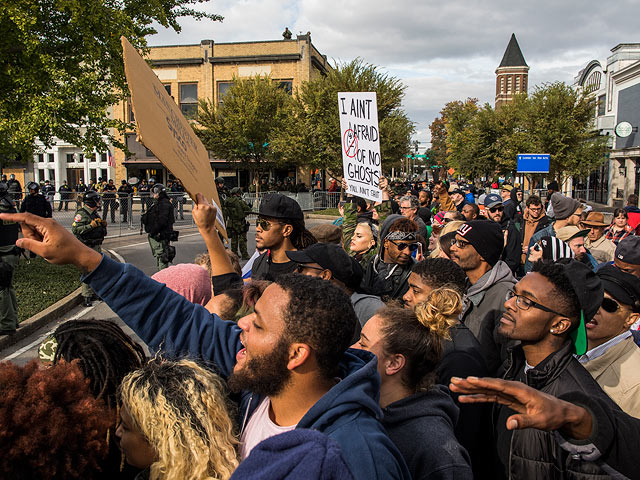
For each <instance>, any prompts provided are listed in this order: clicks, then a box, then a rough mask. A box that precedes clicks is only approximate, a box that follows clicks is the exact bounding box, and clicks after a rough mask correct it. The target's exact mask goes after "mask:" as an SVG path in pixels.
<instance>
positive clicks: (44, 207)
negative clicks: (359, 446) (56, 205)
mask: <svg viewBox="0 0 640 480" xmlns="http://www.w3.org/2000/svg"><path fill="white" fill-rule="evenodd" d="M27 188H28V189H29V195H27V196H26V198H25V199H24V201H23V202H22V205H20V212H21V213H24V212H28V213H33V214H34V215H37V216H39V217H45V218H51V216H52V215H53V211H52V209H51V204H50V203H49V202H48V201H47V199H46V198H44V195H42V194H41V193H40V185H38V184H37V183H36V182H31V183H29V185H27Z"/></svg>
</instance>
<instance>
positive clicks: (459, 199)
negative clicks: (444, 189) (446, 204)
mask: <svg viewBox="0 0 640 480" xmlns="http://www.w3.org/2000/svg"><path fill="white" fill-rule="evenodd" d="M449 197H451V200H452V201H453V204H454V206H455V209H456V211H458V212H462V209H463V208H464V206H465V205H466V204H467V201H466V199H465V198H464V191H462V190H461V189H459V188H454V189H453V190H451V191H449Z"/></svg>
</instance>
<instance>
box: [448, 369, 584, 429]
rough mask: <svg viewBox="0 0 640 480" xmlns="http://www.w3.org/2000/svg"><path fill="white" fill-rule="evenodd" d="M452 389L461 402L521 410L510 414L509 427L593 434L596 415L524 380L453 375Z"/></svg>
mask: <svg viewBox="0 0 640 480" xmlns="http://www.w3.org/2000/svg"><path fill="white" fill-rule="evenodd" d="M450 388H451V391H453V392H456V393H460V394H461V395H460V397H459V400H460V402H462V403H479V402H497V403H500V404H502V405H506V406H507V407H509V408H511V409H512V410H515V411H516V412H518V413H517V414H515V415H511V416H510V417H509V418H507V429H508V430H516V429H523V428H537V429H539V430H547V431H553V430H560V431H561V433H562V434H563V435H565V436H567V437H569V438H573V439H576V440H583V439H586V438H589V437H590V436H591V430H592V428H593V419H592V418H591V414H590V413H589V412H588V411H587V410H586V409H584V408H582V407H579V406H577V405H573V404H572V403H569V402H565V401H564V400H560V399H558V398H556V397H553V396H551V395H547V394H546V393H543V392H540V391H538V390H536V389H534V388H531V387H529V386H527V385H525V384H524V383H521V382H512V381H508V380H501V379H499V378H477V377H467V378H466V379H464V378H457V377H452V378H451V385H450Z"/></svg>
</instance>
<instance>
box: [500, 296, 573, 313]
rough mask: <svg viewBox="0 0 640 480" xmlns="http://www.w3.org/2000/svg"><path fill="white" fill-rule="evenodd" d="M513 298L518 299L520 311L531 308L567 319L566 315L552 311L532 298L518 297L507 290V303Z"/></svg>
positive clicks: (517, 303) (517, 304)
mask: <svg viewBox="0 0 640 480" xmlns="http://www.w3.org/2000/svg"><path fill="white" fill-rule="evenodd" d="M513 297H516V306H517V307H518V308H519V309H520V310H529V309H530V308H531V307H533V308H537V309H538V310H542V311H543V312H549V313H553V314H555V315H560V316H561V317H566V315H565V314H563V313H560V312H556V311H555V310H552V309H550V308H549V307H545V306H544V305H542V304H541V303H538V302H534V301H533V300H531V299H530V298H527V297H525V296H523V295H518V294H517V293H516V292H514V291H513V290H507V294H506V296H505V301H509V300H511V299H512V298H513Z"/></svg>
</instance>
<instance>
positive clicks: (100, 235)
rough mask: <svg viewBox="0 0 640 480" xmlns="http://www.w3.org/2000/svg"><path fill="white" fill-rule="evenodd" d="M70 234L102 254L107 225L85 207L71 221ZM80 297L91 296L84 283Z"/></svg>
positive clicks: (94, 212)
mask: <svg viewBox="0 0 640 480" xmlns="http://www.w3.org/2000/svg"><path fill="white" fill-rule="evenodd" d="M91 223H93V225H91ZM71 232H72V233H73V234H74V235H75V236H76V237H77V238H78V240H80V241H81V242H82V243H84V244H85V245H86V246H87V247H90V248H92V249H94V250H95V251H96V252H99V253H101V252H102V248H101V246H102V242H103V241H104V237H105V236H106V235H107V225H106V221H104V220H103V219H102V218H101V217H100V215H98V212H97V211H94V210H92V209H91V208H90V207H88V206H86V205H85V206H84V207H82V208H80V209H79V210H78V211H77V212H76V216H75V217H74V219H73V224H72V226H71ZM82 296H83V297H84V298H90V297H92V296H93V290H92V289H91V287H90V286H89V285H87V284H86V283H83V284H82Z"/></svg>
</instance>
